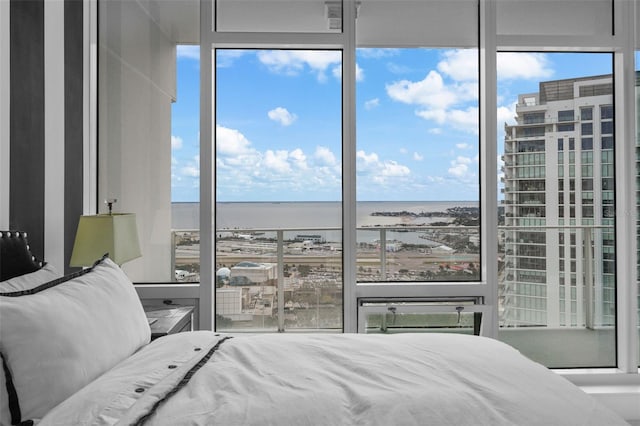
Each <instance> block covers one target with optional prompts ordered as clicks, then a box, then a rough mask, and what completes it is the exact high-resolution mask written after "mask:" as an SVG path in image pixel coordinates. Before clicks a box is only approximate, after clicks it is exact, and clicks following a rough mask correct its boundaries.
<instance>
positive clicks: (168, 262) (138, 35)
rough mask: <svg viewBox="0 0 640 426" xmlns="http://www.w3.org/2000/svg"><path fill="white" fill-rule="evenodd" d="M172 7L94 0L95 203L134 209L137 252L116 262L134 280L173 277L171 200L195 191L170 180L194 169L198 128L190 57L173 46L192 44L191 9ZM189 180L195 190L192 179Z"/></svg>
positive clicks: (195, 32)
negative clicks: (96, 35) (139, 253)
mask: <svg viewBox="0 0 640 426" xmlns="http://www.w3.org/2000/svg"><path fill="white" fill-rule="evenodd" d="M180 6H182V7H181V9H180V10H181V11H182V12H184V13H179V14H177V13H175V12H176V9H175V8H176V7H177V5H176V3H175V2H158V3H157V4H156V5H155V7H153V8H151V9H148V8H147V5H145V4H143V2H132V1H100V2H99V3H98V7H99V13H98V16H99V18H98V19H99V41H98V43H99V49H98V55H99V58H98V64H99V69H98V77H99V78H98V156H97V157H98V168H97V170H98V200H100V201H102V200H105V199H114V198H115V199H117V202H116V204H115V205H114V211H115V212H131V213H135V214H136V218H137V227H138V235H139V240H140V247H141V251H142V257H140V258H138V259H135V260H132V261H130V262H127V263H126V264H124V265H123V269H124V270H125V272H126V273H127V274H128V276H129V278H131V279H132V280H133V281H134V282H154V283H162V282H172V281H174V280H175V279H176V270H175V269H176V268H175V257H174V254H175V248H174V246H175V241H176V234H175V232H174V229H175V227H176V222H174V218H173V215H174V213H175V212H174V209H173V201H178V200H180V201H182V200H188V201H191V202H198V198H197V189H196V190H195V194H196V195H195V197H196V198H193V197H192V196H190V195H189V196H187V195H186V193H184V192H181V191H182V189H180V188H178V187H176V185H175V183H176V177H175V175H176V174H177V175H180V176H186V174H185V173H183V172H184V171H185V170H186V167H187V166H188V165H191V166H193V169H192V170H191V172H190V175H196V174H197V164H196V163H195V160H194V158H195V157H197V155H198V140H197V132H198V130H199V101H198V99H199V98H198V92H199V89H198V87H197V82H198V80H199V77H198V75H199V74H198V68H197V62H194V61H193V60H192V59H189V60H188V61H190V62H188V63H187V62H183V61H184V60H185V59H184V55H183V52H184V51H183V50H182V49H181V48H180V47H178V48H177V47H176V46H177V44H178V42H180V43H186V44H193V45H197V44H199V42H200V40H199V18H198V10H199V9H198V7H197V4H191V2H189V4H186V3H185V4H184V5H182V4H181V5H180ZM176 48H177V50H178V58H177V60H176ZM186 66H191V67H192V70H191V71H192V72H191V73H190V74H188V75H186V74H185V73H184V69H183V68H184V67H186ZM176 75H177V77H176ZM185 78H187V79H189V81H188V82H185ZM176 79H177V80H178V81H177V85H176ZM194 84H195V85H194ZM187 85H188V86H189V88H187V87H186V86H187ZM176 99H179V102H180V104H179V105H180V106H177V105H176V106H172V104H173V102H174V101H176ZM177 123H181V124H180V125H177ZM187 157H190V161H191V163H189V164H187V163H186V162H184V161H183V158H184V159H186V158H187ZM176 161H177V162H176ZM185 161H186V160H185ZM192 163H193V164H192ZM191 177H193V176H191ZM191 183H192V184H193V185H195V186H196V188H197V186H198V181H197V178H195V180H193V179H192V180H191ZM183 196H184V198H183ZM106 209H107V207H106V206H103V205H99V211H100V212H102V213H104V212H105V211H106ZM180 226H183V225H180ZM198 226H199V225H198V222H197V219H196V220H195V221H192V222H189V224H188V228H192V229H196V230H197V228H198ZM190 238H191V237H189V240H190ZM194 238H195V237H194ZM185 248H186V246H185ZM194 256H195V257H196V258H197V253H196V254H194ZM189 278H190V279H191V278H197V277H196V276H190V277H189Z"/></svg>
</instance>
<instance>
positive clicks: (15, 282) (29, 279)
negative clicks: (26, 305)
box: [0, 263, 61, 293]
mask: <svg viewBox="0 0 640 426" xmlns="http://www.w3.org/2000/svg"><path fill="white" fill-rule="evenodd" d="M60 275H61V274H60V273H58V271H57V270H56V268H54V267H53V265H51V264H50V263H47V264H45V265H44V266H43V267H42V268H41V269H38V270H37V271H35V272H31V273H29V274H24V275H20V276H18V277H13V278H10V279H8V280H6V281H0V293H9V292H14V291H22V290H30V289H32V288H35V287H38V286H39V285H41V284H44V283H46V282H48V281H51V280H54V279H56V278H59V277H60Z"/></svg>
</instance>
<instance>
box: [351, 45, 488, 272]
mask: <svg viewBox="0 0 640 426" xmlns="http://www.w3.org/2000/svg"><path fill="white" fill-rule="evenodd" d="M356 58H357V64H358V70H359V74H358V76H359V78H358V82H357V88H356V89H357V90H356V102H357V103H356V105H357V122H356V127H357V135H358V140H357V160H356V172H357V221H358V222H357V225H358V235H357V236H358V256H357V257H358V267H357V273H358V282H381V281H384V282H389V281H392V282H406V281H413V282H416V281H477V280H479V278H480V266H479V261H480V235H479V227H478V225H479V203H478V200H479V192H480V187H479V165H478V159H479V139H478V68H477V64H478V51H477V49H423V48H403V49H399V48H375V49H374V48H359V49H357V52H356Z"/></svg>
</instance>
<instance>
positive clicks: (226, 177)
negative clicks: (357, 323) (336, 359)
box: [215, 49, 343, 331]
mask: <svg viewBox="0 0 640 426" xmlns="http://www.w3.org/2000/svg"><path fill="white" fill-rule="evenodd" d="M215 60H216V70H215V74H216V79H215V85H216V86H215V87H216V98H215V105H216V108H215V113H216V116H215V118H216V126H215V132H216V134H215V140H216V142H215V145H216V146H215V148H216V149H215V154H216V157H215V158H216V161H215V167H216V174H215V182H216V185H215V193H216V207H215V211H216V215H215V232H216V246H215V247H216V253H215V258H216V264H215V267H216V305H215V312H216V328H217V329H218V330H254V331H255V330H259V331H269V330H292V329H324V330H341V329H342V285H343V284H342V252H343V247H342V217H341V215H342V159H341V158H342V113H341V110H342V108H341V97H342V90H341V88H342V77H341V66H342V52H341V51H340V50H289V49H278V50H258V49H241V50H240V49H234V50H230V49H216V51H215Z"/></svg>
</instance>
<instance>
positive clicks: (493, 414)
mask: <svg viewBox="0 0 640 426" xmlns="http://www.w3.org/2000/svg"><path fill="white" fill-rule="evenodd" d="M45 268H46V265H45V266H43V267H41V268H40V269H38V270H36V271H32V272H29V273H27V274H24V275H22V276H17V277H14V278H12V279H10V280H5V281H3V282H1V283H0V309H1V310H0V354H1V355H2V362H3V373H4V375H3V376H0V380H2V383H0V385H1V386H0V389H1V392H2V393H1V395H2V398H0V422H1V423H2V424H3V425H4V424H7V425H9V424H21V422H27V423H23V424H32V423H36V424H39V425H43V426H44V425H138V424H149V425H187V424H188V425H214V424H221V425H390V424H391V425H491V426H494V425H594V426H596V425H597V426H604V425H606V426H615V425H626V424H627V423H626V422H625V421H624V420H623V419H621V418H620V417H619V416H618V415H616V414H615V413H613V412H612V411H610V410H609V409H608V408H606V407H604V406H602V405H600V404H599V403H597V402H596V401H595V400H593V399H592V398H591V397H590V396H588V395H587V394H585V393H584V392H582V391H581V390H580V389H579V388H577V387H576V386H574V385H572V384H571V383H569V382H568V381H566V380H565V379H563V378H562V377H560V376H558V375H556V374H555V373H553V372H551V371H549V370H548V369H546V368H545V367H543V366H541V365H539V364H537V363H534V362H532V361H530V360H528V359H527V358H526V357H524V356H523V355H521V354H520V353H519V352H518V351H517V350H515V349H513V348H512V347H510V346H508V345H506V344H504V343H501V342H498V341H496V340H493V339H489V338H484V337H480V336H468V335H456V334H427V333H425V334H396V335H367V334H337V335H336V334H297V333H280V334H253V335H248V334H222V333H216V332H211V331H194V332H185V333H179V334H174V335H169V336H166V337H161V338H159V339H156V340H154V341H153V342H150V330H149V325H148V322H147V319H146V316H145V314H144V311H143V309H142V305H141V303H140V300H139V299H138V297H137V294H136V292H135V289H134V288H133V285H132V284H131V282H130V281H129V280H128V278H127V277H126V275H125V274H124V273H123V272H122V271H121V270H120V268H119V267H118V266H117V265H115V264H114V263H113V262H112V261H111V260H110V259H109V258H108V257H104V258H103V259H100V260H98V261H97V262H96V264H95V265H94V266H93V267H92V268H88V269H85V270H83V271H81V272H78V273H75V274H72V275H69V276H65V277H59V278H51V275H52V274H53V275H56V272H55V271H51V270H48V271H47V270H46V269H45ZM49 269H50V268H49ZM58 275H59V274H58ZM17 281H20V282H17Z"/></svg>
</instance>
